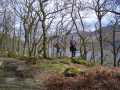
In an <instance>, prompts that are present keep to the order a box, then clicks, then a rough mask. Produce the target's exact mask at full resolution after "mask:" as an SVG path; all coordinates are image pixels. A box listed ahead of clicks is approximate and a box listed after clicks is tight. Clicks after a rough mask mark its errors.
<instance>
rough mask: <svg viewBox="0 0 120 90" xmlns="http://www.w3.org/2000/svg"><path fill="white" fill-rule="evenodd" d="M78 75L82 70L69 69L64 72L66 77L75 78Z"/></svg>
mask: <svg viewBox="0 0 120 90" xmlns="http://www.w3.org/2000/svg"><path fill="white" fill-rule="evenodd" d="M78 74H80V69H79V68H67V69H65V71H64V75H65V76H66V77H74V76H76V75H78Z"/></svg>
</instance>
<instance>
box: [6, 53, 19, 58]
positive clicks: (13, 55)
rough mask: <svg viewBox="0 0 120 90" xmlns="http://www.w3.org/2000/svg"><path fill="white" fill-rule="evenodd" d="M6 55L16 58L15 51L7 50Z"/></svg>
mask: <svg viewBox="0 0 120 90" xmlns="http://www.w3.org/2000/svg"><path fill="white" fill-rule="evenodd" d="M7 56H8V57H11V58H16V57H17V54H16V52H12V51H9V52H8V55H7Z"/></svg>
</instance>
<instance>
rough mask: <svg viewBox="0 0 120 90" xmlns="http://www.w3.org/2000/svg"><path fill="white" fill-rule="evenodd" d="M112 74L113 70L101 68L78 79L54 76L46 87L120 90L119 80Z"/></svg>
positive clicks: (56, 88) (55, 88) (76, 89)
mask: <svg viewBox="0 0 120 90" xmlns="http://www.w3.org/2000/svg"><path fill="white" fill-rule="evenodd" d="M111 73H112V70H111V69H108V68H104V67H99V68H97V69H92V70H91V71H88V72H87V73H86V74H85V75H78V76H76V77H63V76H61V75H59V74H58V75H52V76H51V77H48V78H49V79H48V80H47V81H46V82H48V83H47V84H45V86H46V88H47V89H46V90H94V89H96V90H110V89H111V90H120V80H119V78H114V77H112V76H111V75H110V74H111ZM118 76H119V75H118Z"/></svg>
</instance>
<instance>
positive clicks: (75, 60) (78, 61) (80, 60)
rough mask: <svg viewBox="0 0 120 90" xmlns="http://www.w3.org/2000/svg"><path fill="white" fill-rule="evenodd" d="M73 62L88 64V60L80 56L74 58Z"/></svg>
mask: <svg viewBox="0 0 120 90" xmlns="http://www.w3.org/2000/svg"><path fill="white" fill-rule="evenodd" d="M71 62H72V63H75V64H81V65H88V62H87V61H86V60H83V59H79V58H78V59H77V58H72V60H71Z"/></svg>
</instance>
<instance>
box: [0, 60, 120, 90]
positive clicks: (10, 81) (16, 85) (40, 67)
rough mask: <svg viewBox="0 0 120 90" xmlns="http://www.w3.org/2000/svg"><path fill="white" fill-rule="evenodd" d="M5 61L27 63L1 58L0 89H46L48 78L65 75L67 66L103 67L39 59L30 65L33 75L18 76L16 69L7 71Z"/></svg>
mask: <svg viewBox="0 0 120 90" xmlns="http://www.w3.org/2000/svg"><path fill="white" fill-rule="evenodd" d="M4 62H14V64H17V63H19V64H18V65H21V66H22V65H23V67H24V66H25V65H27V64H26V63H25V62H24V60H20V59H14V58H0V90H44V89H43V88H45V85H44V83H45V82H46V81H47V80H49V78H50V77H51V76H54V75H55V74H57V75H63V72H64V70H65V69H66V68H79V69H80V70H81V71H83V72H84V71H94V70H95V68H96V67H101V66H86V65H81V64H73V63H71V59H70V58H65V59H53V60H52V59H49V60H47V59H40V60H37V63H36V64H34V65H32V64H30V65H29V68H30V69H29V70H31V72H30V73H32V76H33V77H27V76H26V77H23V78H18V76H16V75H15V73H16V72H15V71H14V70H13V71H12V70H10V71H9V72H6V71H5V68H3V67H4ZM25 67H26V66H25ZM27 67H28V66H27ZM24 69H25V68H24ZM23 71H24V70H23ZM22 73H23V72H22ZM25 73H26V72H24V74H25ZM93 73H94V72H93ZM27 74H28V73H27ZM51 83H52V82H51ZM50 90H57V89H50ZM58 90H59V89H58ZM65 90H67V89H65ZM71 90H73V89H71ZM96 90H97V89H96ZM100 90H102V89H100ZM114 90H115V89H114ZM116 90H117V89H116ZM118 90H119V89H118Z"/></svg>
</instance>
